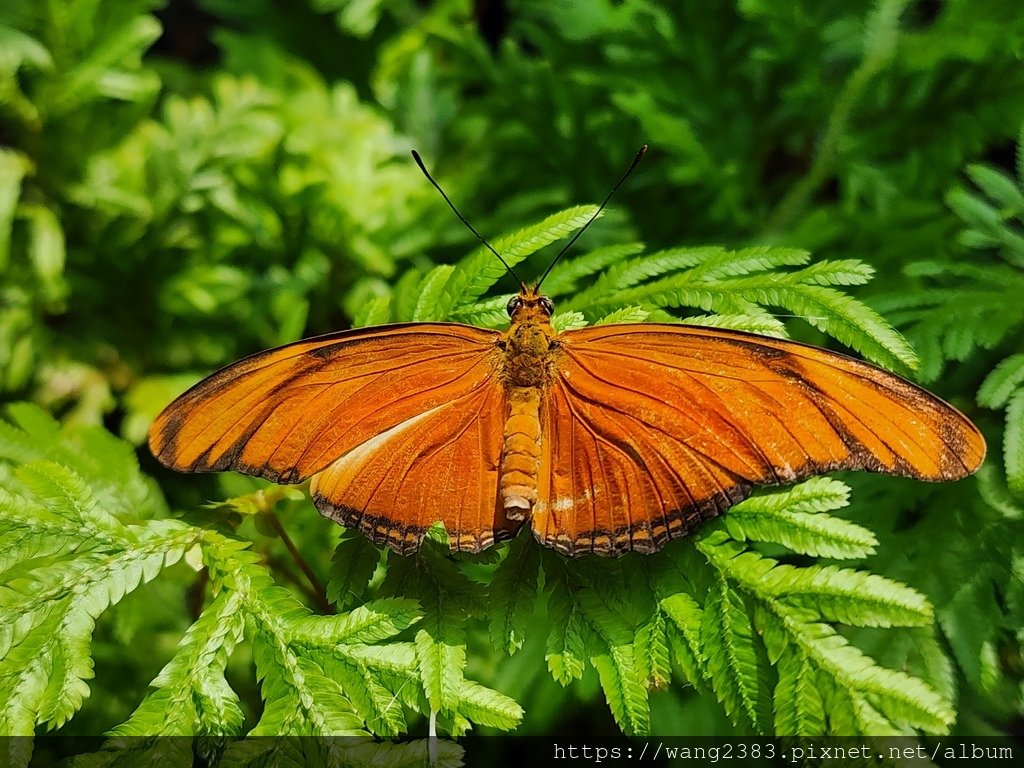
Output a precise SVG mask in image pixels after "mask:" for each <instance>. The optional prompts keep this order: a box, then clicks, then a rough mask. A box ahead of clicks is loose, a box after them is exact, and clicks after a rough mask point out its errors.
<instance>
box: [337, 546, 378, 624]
mask: <svg viewBox="0 0 1024 768" xmlns="http://www.w3.org/2000/svg"><path fill="white" fill-rule="evenodd" d="M380 561H381V555H380V550H379V549H377V548H376V547H375V546H373V544H371V543H370V542H369V541H367V539H366V537H365V536H362V535H360V534H359V533H357V532H356V531H346V532H345V533H343V534H342V536H341V539H340V540H339V541H338V545H337V546H336V547H335V548H334V555H333V556H332V557H331V569H330V572H329V573H328V578H327V599H328V600H330V601H331V602H332V603H334V604H335V605H337V606H338V607H339V608H346V607H348V606H350V605H354V604H356V603H359V602H361V601H362V598H363V595H364V594H366V589H367V587H368V586H369V583H370V580H371V579H372V578H373V574H374V572H375V571H376V570H377V566H379V565H380Z"/></svg>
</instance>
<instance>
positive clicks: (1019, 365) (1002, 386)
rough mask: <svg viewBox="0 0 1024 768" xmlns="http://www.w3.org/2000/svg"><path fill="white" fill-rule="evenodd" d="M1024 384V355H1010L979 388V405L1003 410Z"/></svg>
mask: <svg viewBox="0 0 1024 768" xmlns="http://www.w3.org/2000/svg"><path fill="white" fill-rule="evenodd" d="M1022 384H1024V355H1010V356H1009V357H1007V358H1004V359H1003V360H1001V361H1000V362H999V365H997V366H996V367H995V368H993V369H992V371H991V372H990V373H989V375H988V376H986V377H985V380H984V381H982V382H981V386H980V387H978V405H981V406H984V407H985V408H1002V407H1003V406H1004V405H1006V403H1007V401H1008V400H1009V399H1010V397H1011V396H1012V395H1013V393H1014V392H1015V391H1016V390H1017V388H1018V387H1020V386H1021V385H1022Z"/></svg>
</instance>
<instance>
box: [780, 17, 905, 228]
mask: <svg viewBox="0 0 1024 768" xmlns="http://www.w3.org/2000/svg"><path fill="white" fill-rule="evenodd" d="M904 5H906V3H905V2H902V1H901V0H890V1H889V2H882V3H880V4H879V6H878V9H877V11H876V15H875V16H874V18H871V19H869V20H868V27H869V30H868V32H865V48H866V51H865V53H864V58H863V60H862V61H861V63H860V66H858V67H857V69H855V70H854V71H853V74H851V75H850V77H849V78H848V79H847V80H846V83H845V84H844V85H843V89H842V91H840V92H839V96H838V97H837V98H836V101H835V104H833V105H832V112H831V113H830V114H829V116H828V124H827V125H826V128H825V134H824V135H823V136H822V138H821V142H820V143H819V144H818V151H817V152H816V153H815V155H814V161H813V162H812V163H811V168H810V170H809V171H808V172H807V175H806V176H804V177H803V178H802V179H800V181H799V182H798V183H797V184H796V186H794V187H793V188H792V189H791V190H790V191H789V193H788V194H787V195H786V196H785V197H784V198H782V200H781V201H780V202H779V204H778V205H777V206H775V209H774V210H773V211H772V213H771V215H769V217H768V223H767V224H765V227H764V230H765V232H768V233H773V232H781V231H783V230H785V229H787V228H789V227H790V226H792V224H793V222H794V220H795V219H797V217H799V216H800V214H801V213H803V211H804V209H806V208H807V203H808V202H809V201H810V199H811V195H813V194H814V193H815V192H816V191H817V190H818V188H819V187H821V185H822V184H824V183H825V182H826V181H827V180H828V177H829V174H830V173H831V172H832V167H833V165H834V163H835V160H836V157H837V156H838V154H839V142H840V141H842V138H843V135H844V134H845V133H846V126H847V123H849V121H850V114H851V113H852V112H853V108H854V106H855V105H856V103H857V101H858V100H859V99H860V97H861V94H862V93H863V92H864V89H865V88H866V87H867V85H868V83H869V82H871V80H872V79H873V78H874V77H875V75H877V74H878V73H879V72H881V71H882V70H883V69H885V67H886V66H887V65H888V64H889V61H890V60H891V59H892V56H893V53H894V51H895V48H896V38H897V36H898V34H899V18H900V13H901V12H902V11H903V6H904Z"/></svg>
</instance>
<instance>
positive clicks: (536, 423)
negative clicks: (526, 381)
mask: <svg viewBox="0 0 1024 768" xmlns="http://www.w3.org/2000/svg"><path fill="white" fill-rule="evenodd" d="M540 392H541V391H540V388H539V387H515V386H513V387H509V388H508V389H507V393H508V406H509V408H508V419H506V421H505V441H504V445H503V447H502V451H501V501H502V506H503V507H504V509H505V515H506V516H507V517H508V518H509V519H510V520H523V519H524V518H525V517H526V515H527V514H528V513H529V512H530V510H532V509H533V506H534V505H535V504H536V503H537V477H538V475H539V473H540V441H541V434H540Z"/></svg>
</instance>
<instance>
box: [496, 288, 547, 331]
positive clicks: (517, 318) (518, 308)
mask: <svg viewBox="0 0 1024 768" xmlns="http://www.w3.org/2000/svg"><path fill="white" fill-rule="evenodd" d="M505 310H506V311H507V312H508V316H509V317H510V318H512V322H513V323H525V322H534V323H548V322H550V321H551V315H552V314H553V313H554V311H555V304H554V302H553V301H551V298H550V297H549V296H542V295H541V294H540V292H539V291H538V290H537V289H536V288H535V287H532V286H528V285H523V287H522V288H521V289H520V290H519V293H517V294H516V295H515V296H513V297H512V298H511V299H509V300H508V304H507V305H506V307H505Z"/></svg>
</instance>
